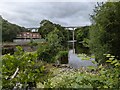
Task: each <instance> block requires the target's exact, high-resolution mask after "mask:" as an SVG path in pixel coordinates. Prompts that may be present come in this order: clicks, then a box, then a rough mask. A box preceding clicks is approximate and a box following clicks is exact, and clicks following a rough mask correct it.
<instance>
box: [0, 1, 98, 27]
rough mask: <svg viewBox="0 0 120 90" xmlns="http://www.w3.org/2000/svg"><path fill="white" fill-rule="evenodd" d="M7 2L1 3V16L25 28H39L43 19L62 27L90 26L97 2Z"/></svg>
mask: <svg viewBox="0 0 120 90" xmlns="http://www.w3.org/2000/svg"><path fill="white" fill-rule="evenodd" d="M34 1H35V0H31V1H30V2H22V1H21V2H7V1H6V0H5V1H2V2H1V3H0V15H2V17H3V18H4V19H6V20H8V21H9V22H11V23H14V24H17V25H20V26H24V27H39V23H40V21H41V20H43V19H48V20H50V21H52V22H54V23H57V24H61V25H62V26H86V25H90V24H91V22H90V19H89V18H90V17H89V14H92V12H93V9H94V7H95V4H96V2H34Z"/></svg>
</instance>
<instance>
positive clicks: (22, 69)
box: [2, 47, 48, 89]
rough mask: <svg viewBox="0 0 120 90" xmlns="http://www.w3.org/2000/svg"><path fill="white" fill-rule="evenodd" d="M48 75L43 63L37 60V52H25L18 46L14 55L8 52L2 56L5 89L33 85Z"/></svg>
mask: <svg viewBox="0 0 120 90" xmlns="http://www.w3.org/2000/svg"><path fill="white" fill-rule="evenodd" d="M47 75H48V71H47V70H46V68H45V66H44V65H43V63H41V62H37V53H28V52H23V50H22V48H21V47H17V51H16V52H15V53H14V54H13V55H10V54H6V55H4V56H3V57H2V76H3V77H2V81H3V84H2V85H3V87H2V88H3V89H13V88H15V87H16V88H18V89H20V88H26V87H27V86H29V87H31V86H30V85H35V84H36V82H40V81H42V80H43V78H45V77H46V76H47ZM34 87H36V86H34Z"/></svg>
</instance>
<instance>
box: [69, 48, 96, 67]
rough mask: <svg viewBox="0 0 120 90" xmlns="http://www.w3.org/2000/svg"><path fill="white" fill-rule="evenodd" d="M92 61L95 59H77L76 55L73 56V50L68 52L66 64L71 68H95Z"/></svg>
mask: <svg viewBox="0 0 120 90" xmlns="http://www.w3.org/2000/svg"><path fill="white" fill-rule="evenodd" d="M92 61H95V59H94V58H92V59H90V60H81V58H80V57H78V56H77V54H73V50H70V51H69V54H68V64H69V65H70V66H71V67H74V68H80V67H87V66H97V65H96V64H93V63H92Z"/></svg>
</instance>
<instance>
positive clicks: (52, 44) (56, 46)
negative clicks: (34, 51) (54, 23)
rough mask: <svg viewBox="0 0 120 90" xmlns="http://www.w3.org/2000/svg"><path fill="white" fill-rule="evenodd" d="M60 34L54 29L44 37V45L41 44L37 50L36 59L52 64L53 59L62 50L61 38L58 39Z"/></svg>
mask: <svg viewBox="0 0 120 90" xmlns="http://www.w3.org/2000/svg"><path fill="white" fill-rule="evenodd" d="M60 35H62V34H61V32H60V31H59V30H58V29H57V28H55V29H54V31H51V32H50V33H49V34H48V35H47V37H46V44H41V45H40V46H39V50H38V57H39V59H40V60H42V61H47V62H54V61H56V59H55V57H56V55H57V54H58V52H59V51H60V50H62V48H63V47H62V45H61V42H62V37H59V36H60Z"/></svg>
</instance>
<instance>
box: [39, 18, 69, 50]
mask: <svg viewBox="0 0 120 90" xmlns="http://www.w3.org/2000/svg"><path fill="white" fill-rule="evenodd" d="M38 32H39V33H40V34H41V36H42V38H44V39H49V38H48V37H55V38H58V41H59V40H61V43H60V44H61V45H62V46H64V48H65V49H66V47H67V41H68V31H67V30H65V28H64V27H62V26H61V25H59V24H54V23H52V22H50V21H49V20H42V21H41V23H40V28H39V31H38ZM55 33H56V34H55ZM52 34H54V35H53V36H52Z"/></svg>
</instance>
